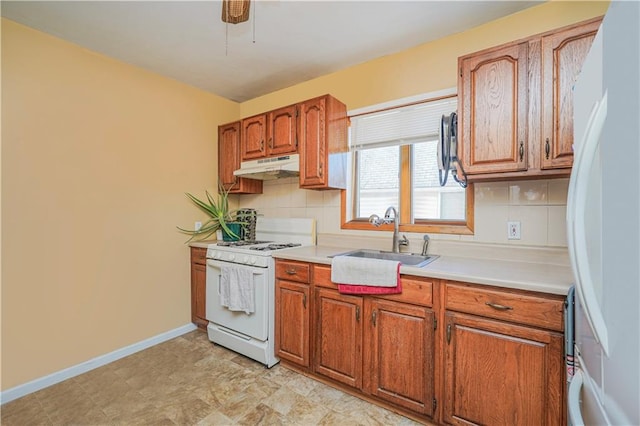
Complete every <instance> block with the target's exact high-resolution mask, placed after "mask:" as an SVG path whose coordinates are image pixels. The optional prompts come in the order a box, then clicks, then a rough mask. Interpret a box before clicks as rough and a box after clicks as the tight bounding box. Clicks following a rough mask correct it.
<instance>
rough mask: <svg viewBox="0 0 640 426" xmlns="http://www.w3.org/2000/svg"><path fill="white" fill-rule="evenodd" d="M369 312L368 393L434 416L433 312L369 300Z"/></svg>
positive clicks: (367, 306)
mask: <svg viewBox="0 0 640 426" xmlns="http://www.w3.org/2000/svg"><path fill="white" fill-rule="evenodd" d="M365 313H366V315H367V320H366V322H365V324H366V325H365V328H366V331H365V348H366V349H365V364H364V365H365V366H364V371H366V375H365V391H366V392H368V393H370V394H372V395H375V396H377V397H379V398H382V399H385V400H387V401H389V402H391V403H393V404H397V405H399V406H401V407H405V408H408V409H410V410H413V411H415V412H418V413H421V414H426V415H428V416H433V383H434V379H433V356H434V352H433V346H434V331H433V327H434V313H433V311H431V310H429V309H427V308H424V307H419V306H413V305H407V304H404V303H397V302H390V301H386V300H381V299H369V300H367V303H366V309H365Z"/></svg>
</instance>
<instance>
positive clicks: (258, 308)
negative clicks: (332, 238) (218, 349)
mask: <svg viewBox="0 0 640 426" xmlns="http://www.w3.org/2000/svg"><path fill="white" fill-rule="evenodd" d="M315 244H316V227H315V220H314V219H306V218H287V219H275V218H263V217H258V219H257V223H256V241H235V242H233V241H230V242H226V241H221V242H219V243H216V244H210V245H209V247H208V248H207V278H206V282H207V290H206V292H207V293H206V318H207V320H208V321H209V325H208V327H207V334H208V336H209V340H211V341H212V342H214V343H217V344H219V345H221V346H224V347H226V348H229V349H231V350H233V351H236V352H238V353H241V354H243V355H245V356H247V357H249V358H252V359H254V360H256V361H259V362H261V363H262V364H265V365H266V366H267V367H272V366H273V365H275V364H277V363H278V361H279V360H278V358H276V356H275V351H274V332H275V326H274V320H275V312H274V311H275V309H274V304H275V300H274V298H275V261H274V259H273V257H272V253H273V252H274V251H277V250H287V249H291V248H294V247H300V246H309V245H315Z"/></svg>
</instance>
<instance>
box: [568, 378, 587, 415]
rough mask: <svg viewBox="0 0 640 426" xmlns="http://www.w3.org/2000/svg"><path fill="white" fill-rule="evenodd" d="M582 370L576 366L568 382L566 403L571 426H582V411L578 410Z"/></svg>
mask: <svg viewBox="0 0 640 426" xmlns="http://www.w3.org/2000/svg"><path fill="white" fill-rule="evenodd" d="M583 380H584V379H583V377H582V371H580V369H578V368H576V371H575V374H574V376H573V379H572V380H571V383H570V384H569V392H568V393H569V395H568V401H567V405H568V406H569V410H568V411H569V424H570V425H572V426H584V420H583V419H582V412H581V411H580V391H581V390H582V383H583Z"/></svg>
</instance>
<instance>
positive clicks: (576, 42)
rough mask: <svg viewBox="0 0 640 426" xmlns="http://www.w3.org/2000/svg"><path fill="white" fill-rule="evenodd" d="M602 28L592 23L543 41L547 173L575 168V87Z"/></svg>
mask: <svg viewBox="0 0 640 426" xmlns="http://www.w3.org/2000/svg"><path fill="white" fill-rule="evenodd" d="M599 26H600V20H597V21H591V22H589V23H586V24H584V25H581V26H578V27H574V28H569V29H567V30H564V31H559V32H556V33H553V34H550V35H548V36H545V37H543V38H542V59H543V62H542V63H543V74H542V75H543V88H542V90H543V95H542V105H543V117H542V129H543V138H544V141H543V143H542V146H541V152H540V158H542V168H543V169H553V168H563V167H571V165H572V164H573V85H574V84H575V82H576V79H577V78H578V74H580V70H581V68H582V64H583V62H584V60H585V58H586V57H587V53H589V49H590V48H591V44H592V43H593V39H594V37H595V35H596V32H597V31H598V27H599Z"/></svg>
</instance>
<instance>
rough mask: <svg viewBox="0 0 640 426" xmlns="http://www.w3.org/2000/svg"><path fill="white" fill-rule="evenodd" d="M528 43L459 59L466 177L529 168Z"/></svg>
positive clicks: (462, 156) (460, 121)
mask: <svg viewBox="0 0 640 426" xmlns="http://www.w3.org/2000/svg"><path fill="white" fill-rule="evenodd" d="M528 47H529V45H528V43H527V42H523V43H518V44H512V45H508V46H505V47H499V48H495V49H491V50H489V51H484V52H483V53H481V54H476V55H473V56H468V57H463V58H461V59H460V63H459V68H460V73H459V76H458V78H459V83H458V87H459V92H458V95H459V96H460V98H461V99H462V102H461V103H460V104H461V106H462V112H461V114H460V115H459V117H458V128H460V129H462V137H461V142H462V143H461V146H460V148H461V152H460V157H461V158H462V159H463V165H464V169H465V171H466V172H467V174H478V173H487V172H511V171H519V170H526V169H527V161H526V160H527V157H526V150H525V143H526V140H527V94H528V90H527V53H528Z"/></svg>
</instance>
